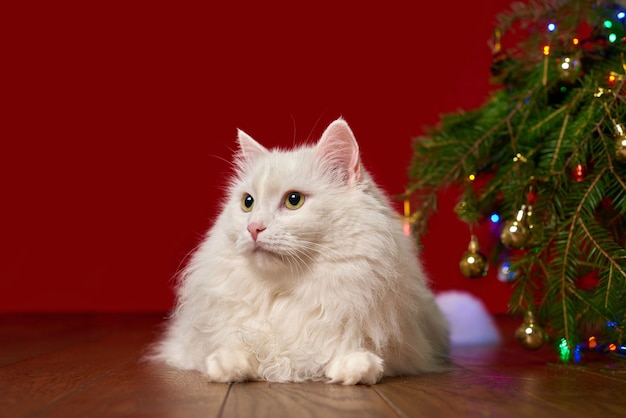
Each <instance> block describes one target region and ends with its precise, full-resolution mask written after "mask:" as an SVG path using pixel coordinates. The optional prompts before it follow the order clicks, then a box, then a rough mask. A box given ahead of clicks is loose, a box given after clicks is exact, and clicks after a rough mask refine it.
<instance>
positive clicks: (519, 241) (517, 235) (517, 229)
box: [500, 220, 530, 248]
mask: <svg viewBox="0 0 626 418" xmlns="http://www.w3.org/2000/svg"><path fill="white" fill-rule="evenodd" d="M529 236H530V229H529V228H528V226H527V225H526V224H525V223H524V222H523V221H518V220H511V221H506V222H505V223H504V225H503V226H502V232H501V233H500V241H501V242H502V244H504V245H505V246H507V247H508V248H523V247H524V245H526V244H527V243H528V242H529Z"/></svg>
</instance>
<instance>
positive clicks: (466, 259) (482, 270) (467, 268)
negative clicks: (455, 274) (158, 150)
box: [459, 235, 489, 279]
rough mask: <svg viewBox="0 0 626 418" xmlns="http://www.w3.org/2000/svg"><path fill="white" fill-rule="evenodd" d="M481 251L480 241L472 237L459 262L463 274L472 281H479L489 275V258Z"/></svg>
mask: <svg viewBox="0 0 626 418" xmlns="http://www.w3.org/2000/svg"><path fill="white" fill-rule="evenodd" d="M479 249H480V247H479V245H478V239H477V238H476V236H475V235H472V238H471V240H470V243H469V246H468V248H467V251H466V252H465V254H463V257H461V261H459V269H460V270H461V273H462V274H463V275H464V276H465V277H468V278H470V279H477V278H479V277H483V276H484V275H486V274H487V269H488V267H489V265H488V264H487V257H485V255H484V254H483V253H481V252H480V251H479Z"/></svg>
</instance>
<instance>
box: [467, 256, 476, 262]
mask: <svg viewBox="0 0 626 418" xmlns="http://www.w3.org/2000/svg"><path fill="white" fill-rule="evenodd" d="M467 262H468V263H470V264H474V263H475V262H476V259H475V258H474V257H472V256H471V255H470V256H469V257H467Z"/></svg>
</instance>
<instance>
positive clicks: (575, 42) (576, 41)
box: [572, 38, 580, 45]
mask: <svg viewBox="0 0 626 418" xmlns="http://www.w3.org/2000/svg"><path fill="white" fill-rule="evenodd" d="M579 43H580V40H579V39H578V38H574V39H572V44H574V45H578V44H579Z"/></svg>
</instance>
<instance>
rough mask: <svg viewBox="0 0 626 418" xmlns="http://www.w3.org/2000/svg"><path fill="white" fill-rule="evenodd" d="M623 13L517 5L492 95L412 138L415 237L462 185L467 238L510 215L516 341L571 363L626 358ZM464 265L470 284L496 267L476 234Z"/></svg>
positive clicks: (503, 23)
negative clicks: (442, 198)
mask: <svg viewBox="0 0 626 418" xmlns="http://www.w3.org/2000/svg"><path fill="white" fill-rule="evenodd" d="M625 11H626V7H624V6H622V5H620V4H619V3H613V2H606V1H601V0H595V1H591V0H530V1H527V2H524V3H513V4H512V5H511V7H510V9H509V10H508V11H507V12H505V13H502V14H501V15H499V16H498V17H497V20H496V25H495V29H494V37H493V40H492V50H493V54H494V55H493V64H492V74H491V75H490V77H491V79H492V81H493V82H494V91H493V92H492V93H491V94H490V96H489V98H488V100H487V101H486V102H485V103H484V104H483V106H481V107H480V108H478V109H474V110H470V111H460V112H456V113H453V114H447V115H443V116H442V117H441V122H440V124H439V125H438V126H437V127H431V128H429V129H428V130H427V132H426V134H425V136H423V137H419V138H415V141H414V156H413V158H412V163H411V165H410V167H409V184H408V187H407V196H406V199H407V201H408V202H410V203H411V208H412V209H413V212H412V213H411V214H410V218H409V219H410V221H411V223H412V225H413V229H414V231H415V233H416V234H417V235H420V234H424V233H427V225H428V219H429V216H430V215H431V214H432V213H434V211H436V210H437V193H438V192H439V191H440V190H442V189H445V188H448V187H450V186H460V189H459V190H462V192H461V193H460V196H459V204H458V205H457V206H456V209H455V211H456V212H457V215H458V216H459V217H460V218H461V219H462V220H464V221H466V222H467V223H468V228H469V231H470V234H471V231H472V230H473V228H475V227H476V225H478V224H480V223H481V222H486V219H487V218H488V217H489V216H490V215H491V214H494V213H495V214H500V216H501V218H502V219H503V221H501V222H500V223H499V235H498V240H497V243H496V244H497V246H498V249H499V252H500V255H501V254H506V256H507V259H509V260H510V263H511V264H510V272H511V273H510V275H511V276H510V277H511V278H512V279H511V284H512V286H514V290H513V293H512V297H511V300H510V301H509V309H510V311H511V312H512V313H519V314H524V315H525V321H524V324H522V326H520V328H519V329H518V333H517V336H518V339H519V341H520V343H521V344H522V345H523V346H524V347H526V348H529V349H534V348H538V347H541V346H542V345H544V343H545V342H546V340H550V341H551V342H552V343H553V344H554V346H555V347H557V348H558V349H559V350H560V351H559V352H560V355H561V358H562V359H563V360H564V361H569V360H570V359H578V358H579V354H580V353H581V351H582V352H583V353H584V352H585V351H586V350H598V349H602V350H605V351H614V352H618V353H619V352H624V351H626V348H625V347H624V346H623V344H624V342H625V341H624V331H625V325H626V249H625V244H626V217H625V215H626V132H625V131H626V105H625V102H626V95H625V93H626V86H625V85H624V82H625V80H626V75H625V74H626V62H625V59H626V57H625V52H626V38H625V23H626V13H625ZM492 253H493V252H492ZM496 253H497V252H496ZM460 258H461V262H460V268H461V271H462V273H463V274H464V275H466V276H468V277H480V276H481V275H482V274H484V272H485V269H486V266H487V264H488V263H492V262H494V260H493V257H492V258H490V259H487V257H486V256H485V255H484V254H483V253H481V252H480V248H479V246H478V242H477V240H476V238H475V237H474V236H472V239H471V241H470V245H469V249H468V252H467V253H466V254H464V255H460Z"/></svg>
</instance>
